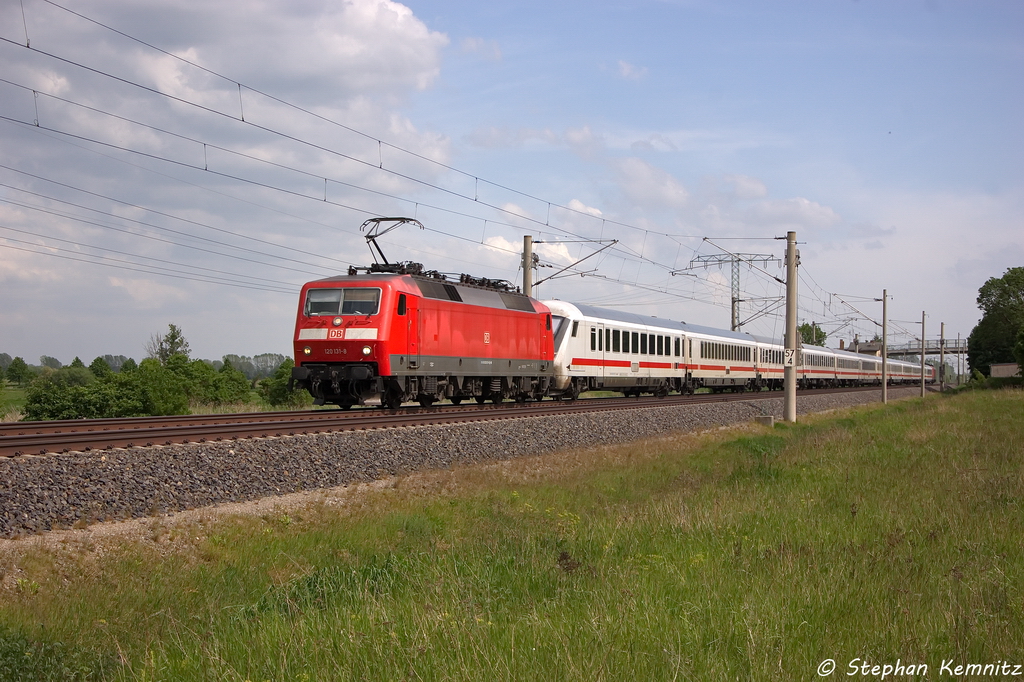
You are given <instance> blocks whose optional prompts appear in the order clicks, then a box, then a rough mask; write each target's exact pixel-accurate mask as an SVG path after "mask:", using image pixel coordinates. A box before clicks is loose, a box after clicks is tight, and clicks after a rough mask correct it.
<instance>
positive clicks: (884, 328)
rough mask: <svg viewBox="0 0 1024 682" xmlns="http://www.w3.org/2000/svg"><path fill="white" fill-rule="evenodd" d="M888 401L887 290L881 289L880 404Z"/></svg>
mask: <svg viewBox="0 0 1024 682" xmlns="http://www.w3.org/2000/svg"><path fill="white" fill-rule="evenodd" d="M888 402H889V292H888V290H886V289H882V404H883V405H884V404H885V403H888Z"/></svg>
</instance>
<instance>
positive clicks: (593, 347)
mask: <svg viewBox="0 0 1024 682" xmlns="http://www.w3.org/2000/svg"><path fill="white" fill-rule="evenodd" d="M590 350H597V330H596V329H594V328H593V327H591V328H590Z"/></svg>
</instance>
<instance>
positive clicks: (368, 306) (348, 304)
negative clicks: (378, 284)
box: [305, 287, 380, 317]
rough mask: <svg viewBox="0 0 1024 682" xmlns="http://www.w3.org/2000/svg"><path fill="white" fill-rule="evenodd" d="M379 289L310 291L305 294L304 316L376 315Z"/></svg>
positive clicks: (378, 303)
mask: <svg viewBox="0 0 1024 682" xmlns="http://www.w3.org/2000/svg"><path fill="white" fill-rule="evenodd" d="M379 309H380V289H367V288H365V287H359V288H354V287H353V288H348V289H310V290H309V291H308V292H306V306H305V311H306V315H307V316H309V317H316V316H318V315H376V314H377V312H378V310H379Z"/></svg>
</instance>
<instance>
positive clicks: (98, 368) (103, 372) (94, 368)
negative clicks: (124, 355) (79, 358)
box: [89, 357, 114, 379]
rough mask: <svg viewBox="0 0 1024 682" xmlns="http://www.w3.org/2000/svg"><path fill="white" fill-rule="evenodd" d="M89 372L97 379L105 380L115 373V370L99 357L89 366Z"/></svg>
mask: <svg viewBox="0 0 1024 682" xmlns="http://www.w3.org/2000/svg"><path fill="white" fill-rule="evenodd" d="M89 371H90V372H92V373H93V376H95V377H96V378H97V379H100V378H103V377H105V376H108V375H110V374H113V373H114V370H112V369H111V368H110V365H109V364H108V363H107V361H106V360H104V359H103V358H101V357H97V358H96V359H95V360H93V361H92V363H91V364H90V365H89Z"/></svg>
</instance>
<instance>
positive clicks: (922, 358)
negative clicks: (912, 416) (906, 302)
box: [921, 310, 925, 398]
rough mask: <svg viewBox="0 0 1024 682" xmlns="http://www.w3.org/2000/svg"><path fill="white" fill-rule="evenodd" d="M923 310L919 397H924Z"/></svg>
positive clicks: (922, 317)
mask: <svg viewBox="0 0 1024 682" xmlns="http://www.w3.org/2000/svg"><path fill="white" fill-rule="evenodd" d="M924 352H925V346H924V311H923V310H922V311H921V397H922V398H923V397H924Z"/></svg>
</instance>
